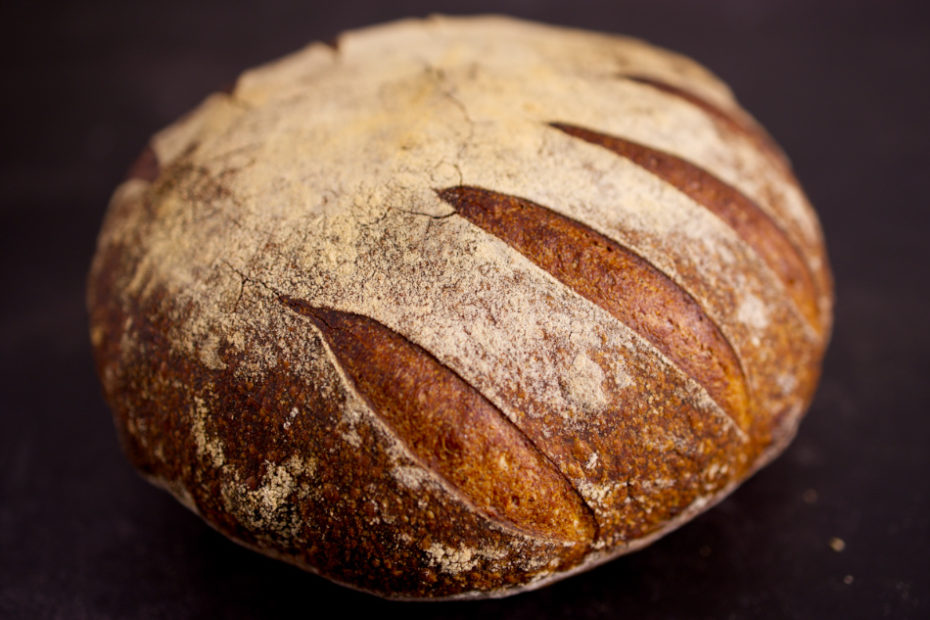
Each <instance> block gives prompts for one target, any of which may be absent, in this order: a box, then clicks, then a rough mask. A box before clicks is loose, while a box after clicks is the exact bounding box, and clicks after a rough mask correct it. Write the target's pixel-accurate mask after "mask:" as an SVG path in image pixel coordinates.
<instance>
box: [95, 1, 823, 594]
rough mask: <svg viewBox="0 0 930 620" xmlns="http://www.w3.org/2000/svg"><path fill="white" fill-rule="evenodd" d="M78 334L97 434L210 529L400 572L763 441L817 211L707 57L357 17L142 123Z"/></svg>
mask: <svg viewBox="0 0 930 620" xmlns="http://www.w3.org/2000/svg"><path fill="white" fill-rule="evenodd" d="M88 304H89V309H90V317H91V318H90V321H91V337H92V340H93V345H94V348H95V352H96V362H97V366H98V370H99V374H100V378H101V380H102V383H103V386H104V391H105V395H106V398H107V400H108V402H109V403H110V405H111V406H112V408H113V411H114V414H115V419H116V426H117V428H118V431H119V434H120V437H121V440H122V443H123V446H124V448H125V451H126V453H127V455H128V457H129V459H130V460H131V461H132V462H133V464H134V465H135V466H136V467H137V468H138V469H139V470H140V471H141V472H142V473H143V474H144V475H145V476H146V477H147V478H149V479H150V480H151V481H152V482H154V483H155V484H158V485H159V486H162V487H164V488H166V489H167V490H169V491H170V492H171V493H173V494H174V495H175V496H176V497H177V498H178V499H179V500H180V501H181V502H183V503H184V504H185V505H187V506H188V507H189V508H191V509H192V510H194V511H195V512H197V513H198V514H200V515H201V516H202V517H203V518H204V519H205V520H206V521H207V522H208V523H210V524H211V525H212V526H213V527H215V528H217V529H218V530H220V531H221V532H223V533H224V534H226V535H227V536H229V537H230V538H232V539H233V540H235V541H237V542H239V543H242V544H244V545H246V546H248V547H251V548H254V549H256V550H259V551H261V552H263V553H266V554H268V555H272V556H275V557H279V558H282V559H284V560H287V561H289V562H293V563H294V564H297V565H299V566H301V567H303V568H306V569H308V570H311V571H314V572H316V573H319V574H320V575H323V576H325V577H327V578H329V579H332V580H335V581H337V582H339V583H342V584H345V585H348V586H351V587H354V588H359V589H363V590H366V591H369V592H373V593H376V594H379V595H382V596H387V597H394V598H407V599H419V598H455V597H475V596H503V595H507V594H512V593H515V592H518V591H521V590H525V589H528V588H535V587H539V586H540V585H543V584H546V583H550V582H552V581H553V580H556V579H559V578H561V577H565V576H566V575H569V574H572V573H575V572H578V571H581V570H584V569H587V568H590V567H592V566H594V565H596V564H598V563H601V562H603V561H605V560H608V559H610V558H612V557H615V556H617V555H619V554H622V553H626V552H629V551H632V550H635V549H638V548H640V547H642V546H643V545H645V544H648V543H649V542H650V541H652V540H655V539H656V538H657V537H658V536H661V535H663V534H665V533H667V532H669V531H670V530H671V529H673V528H675V527H677V526H679V525H680V524H682V523H683V522H684V521H686V520H688V519H690V518H691V517H693V516H694V515H695V514H697V513H699V512H701V511H702V510H704V509H706V508H708V507H709V506H711V505H713V504H714V503H715V502H717V501H719V500H720V499H721V498H723V497H724V496H725V495H726V494H728V493H729V492H730V491H732V490H733V489H734V488H735V486H736V485H738V484H739V483H740V482H741V481H743V480H744V479H745V478H746V477H747V476H749V475H750V474H751V473H752V472H753V471H755V470H756V469H757V468H759V467H760V466H761V465H763V464H764V463H766V462H767V461H769V460H770V459H772V458H773V457H774V456H775V455H776V454H777V453H779V452H780V451H781V450H782V449H783V448H784V447H785V445H786V444H787V443H788V441H789V440H790V439H791V437H792V436H793V435H794V433H795V430H796V428H797V425H798V422H799V419H800V417H801V415H802V413H803V412H804V411H805V409H806V407H807V406H808V404H809V403H810V399H811V397H812V394H813V392H814V389H815V384H816V382H817V378H818V374H819V368H820V363H821V359H822V356H823V352H824V348H825V346H826V342H827V340H828V336H829V332H830V324H831V312H832V310H831V304H832V293H831V280H830V274H829V270H828V265H827V262H826V258H825V251H824V246H823V241H822V238H821V232H820V228H819V225H818V222H817V219H816V216H815V214H814V212H813V211H812V209H811V207H810V205H809V204H808V202H807V200H806V199H805V197H804V195H803V193H802V191H801V189H800V188H799V186H798V184H797V182H796V180H795V179H794V177H793V176H792V173H791V170H790V166H789V164H788V162H787V160H786V159H785V157H784V156H783V154H782V153H781V151H780V150H779V149H778V147H776V146H775V145H774V144H773V142H772V141H771V140H770V138H769V137H768V136H767V135H766V134H765V132H764V131H763V130H762V129H761V128H760V127H759V126H758V125H757V124H756V123H755V122H754V121H753V120H752V119H751V118H750V117H749V116H748V115H747V114H746V113H745V112H743V111H742V110H741V109H740V108H739V107H738V106H737V104H736V103H735V101H734V99H733V97H732V96H731V94H730V92H729V90H728V89H727V88H726V87H725V86H724V85H723V84H721V83H720V82H719V81H718V80H717V79H716V78H714V77H713V76H712V75H710V74H709V73H708V72H707V71H706V70H704V69H702V68H701V67H699V66H698V65H696V64H695V63H694V62H692V61H690V60H688V59H686V58H683V57H681V56H678V55H675V54H672V53H669V52H665V51H662V50H659V49H656V48H654V47H651V46H649V45H647V44H645V43H642V42H640V41H636V40H632V39H627V38H622V37H616V36H607V35H602V34H594V33H587V32H580V31H575V30H567V29H561V28H555V27H551V26H543V25H537V24H532V23H526V22H521V21H516V20H512V19H506V18H500V17H480V18H442V17H440V18H430V19H427V20H409V21H401V22H396V23H392V24H389V25H385V26H379V27H374V28H370V29H366V30H360V31H356V32H350V33H348V34H345V35H343V36H341V37H340V38H339V39H338V41H337V42H336V44H334V45H325V44H322V43H317V44H313V45H311V46H309V47H308V48H306V49H304V50H303V51H300V52H298V53H296V54H293V55H291V56H288V57H286V58H284V59H281V60H279V61H277V62H273V63H271V64H269V65H266V66H264V67H261V68H258V69H255V70H252V71H248V72H246V73H245V74H243V75H242V76H241V77H240V78H239V80H238V82H237V83H236V85H235V87H234V88H233V89H232V90H231V92H229V93H219V94H214V95H212V96H210V97H209V98H207V99H206V101H204V102H203V103H202V104H201V105H200V106H199V107H198V108H197V109H196V110H194V111H193V112H192V113H190V114H188V115H187V116H186V117H184V118H183V119H181V120H180V121H178V122H177V123H175V124H174V125H172V126H170V127H168V128H167V129H165V130H164V131H162V132H161V133H159V134H157V135H156V136H155V137H154V138H153V139H152V141H151V144H150V148H148V149H147V150H146V151H145V153H144V154H143V155H142V157H141V158H140V160H139V162H138V163H137V164H136V166H135V167H134V168H133V171H132V173H131V175H130V178H128V180H126V181H125V182H124V183H123V184H122V185H120V186H119V188H118V189H117V190H116V193H115V195H114V197H113V199H112V203H111V205H110V207H109V211H108V213H107V216H106V219H105V222H104V225H103V230H102V232H101V234H100V238H99V245H98V249H97V253H96V256H95V258H94V262H93V266H92V269H91V273H90V279H89V293H88Z"/></svg>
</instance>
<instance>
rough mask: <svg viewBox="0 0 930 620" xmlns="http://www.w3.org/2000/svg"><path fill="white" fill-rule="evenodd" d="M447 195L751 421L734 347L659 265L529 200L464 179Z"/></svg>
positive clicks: (743, 421)
mask: <svg viewBox="0 0 930 620" xmlns="http://www.w3.org/2000/svg"><path fill="white" fill-rule="evenodd" d="M439 196H440V197H441V198H442V199H443V200H445V201H446V202H448V203H450V204H452V205H453V206H454V207H455V210H456V212H457V213H458V214H459V215H461V216H462V217H465V218H466V219H468V220H469V221H471V222H472V223H474V224H476V225H477V226H480V227H481V228H483V229H484V230H486V231H488V232H490V233H491V234H493V235H496V236H498V237H500V238H501V239H503V240H504V241H506V242H507V243H508V245H510V246H511V247H513V248H514V249H516V250H517V251H518V252H520V253H521V254H523V255H524V256H526V257H527V258H529V259H530V260H531V261H533V262H534V263H536V264H537V265H539V266H540V267H542V268H543V269H545V270H546V271H548V272H549V273H551V274H552V275H553V276H554V277H555V278H556V279H558V280H560V281H561V282H563V283H564V284H565V285H567V286H569V287H571V288H572V290H574V291H575V292H577V293H578V294H579V295H581V296H583V297H585V298H587V299H589V300H591V301H593V302H594V303H596V304H597V305H599V306H600V307H602V308H604V309H605V310H607V312H609V313H611V314H612V315H613V316H615V317H617V319H619V320H620V321H621V322H623V324H624V325H626V326H628V327H630V328H631V329H632V330H633V331H635V332H636V333H637V334H639V335H640V336H642V337H643V338H645V339H646V340H648V341H649V342H651V343H652V344H653V345H654V346H655V347H656V348H657V349H659V350H660V351H661V352H662V353H664V354H665V355H666V356H668V358H669V359H670V360H671V361H672V362H673V363H675V364H677V365H678V366H679V367H680V368H682V369H683V370H684V371H685V372H686V373H687V374H688V375H690V376H691V377H692V378H694V379H695V380H696V381H697V382H698V383H699V384H700V385H702V386H704V389H706V390H707V392H708V394H710V396H711V398H713V399H714V400H716V401H717V403H718V404H719V405H720V406H721V407H722V408H723V409H724V410H725V411H726V412H727V413H728V414H729V415H731V416H732V417H733V419H734V420H736V423H737V424H738V425H739V426H740V428H742V429H743V430H747V429H748V428H749V426H750V421H749V417H748V407H749V403H748V402H747V401H748V394H747V392H746V384H745V379H744V378H743V371H742V369H741V368H740V365H739V360H738V359H737V358H736V354H735V353H734V352H733V348H732V347H731V346H730V344H729V343H728V342H727V341H726V339H725V338H724V337H723V334H721V333H720V330H719V329H718V328H717V326H716V325H714V323H713V322H712V321H711V320H710V319H709V318H708V317H707V315H706V314H705V313H704V311H703V310H702V309H701V307H700V306H699V305H698V304H697V302H695V301H694V298H692V297H691V296H690V295H688V293H687V292H685V291H684V290H682V289H681V287H679V286H678V285H676V284H675V283H674V282H673V281H672V280H671V279H669V278H668V277H667V276H666V275H665V274H663V273H662V272H661V271H659V270H658V269H656V268H655V267H654V266H653V265H651V264H649V263H648V262H647V261H645V260H643V258H642V257H640V256H637V255H636V254H635V253H633V252H631V251H630V250H628V249H626V248H624V247H623V246H621V245H619V244H618V243H615V242H613V241H611V240H610V239H607V238H606V237H604V236H603V235H600V234H598V233H596V232H594V231H593V230H591V229H589V228H588V227H586V226H584V225H583V224H579V223H578V222H574V221H572V220H569V219H568V218H566V217H563V216H561V215H558V214H557V213H554V212H553V211H551V210H549V209H547V208H545V207H543V206H541V205H537V204H535V203H533V202H531V201H529V200H525V199H521V198H518V197H516V196H509V195H506V194H501V193H499V192H492V191H489V190H486V189H482V188H477V187H464V186H459V187H451V188H447V189H444V190H441V191H440V192H439Z"/></svg>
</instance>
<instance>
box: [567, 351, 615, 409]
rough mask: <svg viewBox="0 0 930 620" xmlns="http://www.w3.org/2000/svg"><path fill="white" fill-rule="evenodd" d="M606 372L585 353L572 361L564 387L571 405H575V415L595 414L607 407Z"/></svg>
mask: <svg viewBox="0 0 930 620" xmlns="http://www.w3.org/2000/svg"><path fill="white" fill-rule="evenodd" d="M603 385H604V370H603V369H602V368H601V367H600V365H598V363H597V362H595V361H594V360H592V359H591V358H590V357H588V356H587V355H585V354H584V353H579V354H578V355H576V356H575V359H574V361H572V365H571V367H570V368H569V369H568V373H567V375H566V377H565V379H564V382H563V387H564V389H565V392H566V398H567V400H568V402H569V403H571V404H573V405H575V408H576V409H574V410H573V413H574V414H575V415H578V414H582V413H588V412H594V411H598V410H599V409H602V408H603V407H604V406H606V405H607V396H606V395H605V394H604V389H603Z"/></svg>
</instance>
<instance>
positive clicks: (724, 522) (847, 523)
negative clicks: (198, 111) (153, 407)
mask: <svg viewBox="0 0 930 620" xmlns="http://www.w3.org/2000/svg"><path fill="white" fill-rule="evenodd" d="M924 6H928V5H927V3H924V2H880V1H875V2H870V3H869V2H858V3H856V2H805V1H800V0H798V1H787V0H786V1H762V0H753V1H749V0H732V1H729V2H717V3H709V2H708V3H698V2H670V1H668V0H663V1H660V2H650V3H645V2H642V3H630V2H590V3H583V2H570V3H556V2H531V1H516V0H515V1H511V2H500V3H496V4H490V3H485V4H480V3H466V2H439V1H436V2H412V1H407V2H396V3H393V4H389V3H376V2H344V3H342V4H339V3H336V2H331V3H325V4H323V3H321V4H319V5H317V4H313V3H287V2H283V1H280V0H264V1H262V2H255V3H251V4H246V3H240V2H221V1H211V2H197V3H193V2H181V1H174V0H171V1H165V2H159V3H150V4H139V5H131V6H124V5H123V4H122V3H116V2H112V3H107V2H84V3H70V4H60V5H54V4H52V3H48V2H45V3H39V4H28V5H27V4H24V3H20V4H18V5H17V4H11V3H5V4H4V6H3V8H2V9H0V24H2V28H3V31H4V36H3V37H0V46H2V52H3V56H2V58H3V65H4V69H3V72H2V78H0V79H2V85H3V91H2V92H3V96H2V97H0V131H2V134H0V135H2V143H0V146H2V152H0V160H2V170H0V178H2V186H0V189H2V191H0V201H2V209H0V252H2V266H0V291H2V303H0V311H2V319H0V330H2V331H0V351H2V359H0V364H2V365H0V372H2V374H0V377H2V389H3V393H2V399H0V403H2V404H0V407H2V410H0V411H2V415H0V616H3V617H23V618H42V617H61V618H84V617H88V618H123V617H137V618H188V617H210V618H213V617H229V618H238V617H263V616H277V615H282V614H283V613H284V612H292V613H295V614H296V613H299V614H300V615H302V616H306V617H328V616H329V614H328V613H326V610H337V613H339V614H340V615H350V614H352V613H355V612H359V613H366V614H367V613H374V614H378V615H384V614H388V615H393V614H398V615H399V614H403V615H404V616H406V617H410V618H419V617H432V616H435V617H447V618H464V617H471V616H479V615H480V616H488V617H512V618H548V617H553V618H611V617H630V618H633V617H658V618H661V617H668V618H731V617H732V618H828V617H842V618H883V617H888V618H926V617H930V559H928V552H930V535H928V534H930V526H928V522H930V510H928V508H930V506H928V503H930V501H928V489H930V483H928V475H930V457H928V452H927V448H926V444H927V440H928V438H930V421H928V419H930V413H928V410H927V405H928V400H930V399H928V394H930V389H928V387H927V386H928V370H930V364H928V356H927V351H928V349H930V328H928V326H927V320H928V318H930V317H928V303H927V301H928V295H930V293H928V290H930V289H928V284H930V282H928V276H927V272H928V267H930V260H928V259H930V251H928V249H927V246H926V239H927V233H928V223H930V216H928V199H927V191H926V186H927V183H928V181H930V148H928V143H930V132H928V126H930V123H928V120H927V118H928V114H930V70H928V67H930V25H928V24H930V11H928V10H926V9H924V8H923V7H924ZM481 11H497V12H502V13H510V14H514V15H518V16H524V17H529V18H534V19H538V20H541V21H547V22H552V23H562V24H567V25H573V26H580V27H587V28H595V29H600V30H605V31H611V32H618V33H626V34H632V35H635V36H638V37H642V38H645V39H647V40H649V41H652V42H654V43H657V44H659V45H663V46H666V47H669V48H671V49H674V50H677V51H680V52H683V53H686V54H688V55H691V56H693V57H694V58H696V59H697V60H698V61H700V62H702V63H704V64H705V65H706V66H708V67H709V68H711V69H712V70H713V71H715V72H716V73H717V74H718V75H720V76H721V77H723V78H724V80H726V81H727V82H729V83H730V85H731V86H732V87H733V89H734V91H735V92H736V95H737V96H738V98H739V99H740V100H741V101H742V102H743V104H744V105H745V106H746V107H747V108H748V109H749V110H750V111H752V112H753V114H755V115H756V117H757V118H759V119H760V120H761V121H762V123H763V124H764V125H766V126H767V127H768V129H769V130H770V131H771V133H772V134H773V135H774V136H775V137H776V139H777V140H778V141H779V142H781V144H782V145H783V146H784V147H785V149H786V151H787V152H788V153H789V155H790V156H791V158H792V160H793V162H794V165H795V168H796V170H797V173H798V176H799V177H800V179H801V181H802V183H803V184H804V186H805V188H806V189H807V192H808V194H809V195H810V197H811V200H812V202H813V203H814V204H815V205H816V206H817V208H818V209H819V212H820V214H821V217H822V221H823V224H824V228H825V230H826V235H827V240H828V245H829V250H830V254H831V258H832V262H833V267H834V271H835V276H836V286H837V298H838V301H837V315H836V327H835V331H834V338H833V343H832V345H831V348H830V350H829V354H828V357H827V360H826V366H825V373H824V377H823V381H822V384H821V387H820V390H819V393H818V395H817V398H816V401H815V402H814V405H813V407H812V409H811V411H810V413H809V416H808V418H807V419H806V420H805V422H804V424H803V425H802V428H801V432H800V435H799V437H798V438H797V440H796V441H795V442H794V444H793V445H792V446H791V447H790V449H789V450H788V451H787V452H786V453H785V455H784V456H783V457H781V458H780V459H778V460H777V461H776V462H775V463H773V464H772V465H771V466H770V467H768V468H766V469H765V470H763V471H762V472H760V473H759V474H757V475H756V476H755V477H754V478H753V479H752V480H750V481H749V482H748V483H746V484H745V485H744V486H743V487H742V488H741V489H739V490H738V491H737V492H736V493H735V494H734V495H733V496H732V497H731V498H730V499H728V500H727V501H725V502H724V503H722V504H721V505H720V506H718V507H717V508H715V509H714V510H712V511H710V512H709V513H707V514H705V515H704V516H701V517H700V518H698V519H697V520H695V521H694V522H692V523H690V524H688V525H687V526H685V527H684V528H683V529H681V530H679V531H677V532H675V533H673V534H671V535H669V536H668V537H666V538H664V539H663V540H661V541H659V542H658V543H656V544H654V545H653V546H651V547H649V548H647V549H646V550H644V551H641V552H638V553H635V554H633V555H630V556H626V557H623V558H620V559H618V560H616V561H614V562H612V563H609V564H607V565H605V566H603V567H601V568H598V569H596V570H594V571H592V572H589V573H586V574H584V575H581V576H578V577H574V578H572V579H569V580H567V581H563V582H560V583H558V584H556V585H554V586H552V587H549V588H546V589H544V590H541V591H539V592H536V593H530V594H524V595H520V596H517V597H514V598H511V599H506V600H502V601H487V602H479V603H455V604H399V603H388V602H383V601H380V600H378V599H374V598H372V597H369V596H367V595H364V594H358V593H354V592H351V591H348V590H345V589H343V588H340V587H337V586H333V585H330V584H329V583H328V582H326V581H324V580H322V579H319V578H317V577H314V576H311V575H309V574H305V573H303V572H301V571H299V570H297V569H294V568H291V567H289V566H286V565H284V564H279V563H277V562H274V561H272V560H268V559H265V558H263V557H261V556H259V555H257V554H254V553H252V552H249V551H246V550H244V549H241V548H239V547H238V546H236V545H234V544H232V543H230V542H228V541H226V540H225V539H224V538H222V537H221V536H220V535H219V534H216V533H215V532H213V531H212V530H211V529H209V528H208V527H207V526H206V525H204V524H203V523H202V522H201V521H200V520H199V519H198V518H197V517H195V516H194V515H193V514H191V513H189V512H188V511H187V510H185V509H184V508H183V507H181V505H180V504H178V503H177V502H175V501H174V500H173V499H171V498H170V497H169V496H168V495H167V494H165V493H163V492H161V491H158V490H156V489H155V488H153V487H150V486H149V485H148V484H146V483H145V482H143V481H142V480H141V478H139V477H138V476H136V474H135V473H134V472H133V471H132V470H131V469H130V467H129V465H128V464H127V463H126V462H125V460H124V459H123V457H122V455H121V454H120V452H119V448H118V445H117V442H116V436H115V433H114V432H113V428H112V424H111V422H110V418H109V412H108V410H107V408H106V406H105V404H104V403H103V401H102V398H101V396H100V391H99V388H98V384H97V380H96V378H95V376H94V371H93V368H92V364H91V358H90V347H89V343H88V336H87V333H86V331H87V330H86V316H85V311H84V307H83V289H84V278H85V274H86V270H87V267H88V264H89V261H90V256H91V253H92V251H93V248H94V241H95V235H96V232H97V228H98V226H99V224H100V220H101V218H102V215H103V211H104V208H105V206H106V204H107V200H108V197H109V194H110V192H111V191H112V189H113V188H114V187H115V186H116V184H117V183H118V182H119V180H120V179H121V177H122V176H123V174H124V172H125V170H126V169H127V167H128V165H129V163H130V162H131V161H132V160H133V159H134V157H135V155H136V154H137V152H138V151H139V150H140V149H141V147H142V146H143V144H144V143H145V141H146V139H147V137H148V136H149V135H150V134H151V133H153V132H154V131H156V130H157V129H160V128H161V127H163V126H164V125H166V124H168V123H169V122H171V121H173V120H174V119H175V118H176V117H177V116H179V115H180V114H181V113H183V112H184V111H186V110H187V109H189V108H191V107H192V106H194V105H195V104H196V103H197V102H198V101H199V100H200V99H201V98H202V97H204V96H205V95H206V94H207V93H208V92H210V91H211V90H214V89H215V88H216V87H219V86H222V85H223V84H227V83H230V82H232V81H233V80H234V79H235V76H236V75H237V74H238V73H239V72H240V71H241V70H242V69H244V68H247V67H249V66H252V65H255V64H257V63H261V62H264V61H267V60H270V59H273V58H275V57H277V56H279V55H281V54H284V53H287V52H289V51H292V50H294V49H296V48H298V47H300V46H302V45H303V44H305V43H306V42H308V41H310V40H313V39H321V38H329V37H330V36H332V35H333V34H335V33H337V32H339V31H341V30H345V29H349V28H353V27H358V26H362V25H367V24H370V23H374V22H379V21H384V20H387V19H392V18H395V17H401V16H409V15H414V16H415V15H425V14H428V13H431V12H448V13H473V12H481ZM834 539H836V540H834ZM839 540H842V541H843V543H845V548H843V549H842V550H841V549H840V548H841V546H842V545H840V544H839ZM831 541H832V543H831ZM375 617H377V616H375Z"/></svg>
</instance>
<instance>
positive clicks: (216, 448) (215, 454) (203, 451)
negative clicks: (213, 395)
mask: <svg viewBox="0 0 930 620" xmlns="http://www.w3.org/2000/svg"><path fill="white" fill-rule="evenodd" d="M209 417H210V411H209V409H208V408H207V404H206V403H205V402H204V400H203V399H202V398H200V397H199V396H194V411H193V412H192V415H191V420H192V427H191V432H192V433H193V435H194V445H195V446H196V447H197V455H198V456H201V457H204V456H206V457H208V458H209V459H210V462H211V463H212V464H213V466H214V467H222V466H223V464H224V463H225V462H226V455H225V454H224V452H223V442H222V441H220V440H219V439H218V438H216V437H214V436H212V435H208V434H207V431H206V421H207V420H208V419H209Z"/></svg>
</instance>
